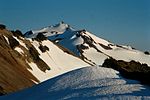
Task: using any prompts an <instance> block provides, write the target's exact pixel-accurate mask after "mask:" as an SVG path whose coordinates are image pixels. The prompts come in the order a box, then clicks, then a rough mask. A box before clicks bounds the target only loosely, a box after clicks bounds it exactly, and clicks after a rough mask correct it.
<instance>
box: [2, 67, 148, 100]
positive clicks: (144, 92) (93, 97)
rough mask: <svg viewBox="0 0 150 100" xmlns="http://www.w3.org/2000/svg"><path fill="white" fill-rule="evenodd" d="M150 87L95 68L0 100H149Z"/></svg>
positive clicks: (112, 71) (103, 69) (73, 72)
mask: <svg viewBox="0 0 150 100" xmlns="http://www.w3.org/2000/svg"><path fill="white" fill-rule="evenodd" d="M149 91H150V87H147V86H143V85H141V84H139V82H137V81H134V80H129V79H124V78H122V77H121V76H120V75H119V74H118V72H117V71H115V70H113V69H110V68H103V67H99V66H93V67H86V68H81V69H77V70H74V71H70V72H68V73H65V74H63V75H60V76H58V77H55V78H52V79H50V80H47V81H45V82H43V83H42V84H38V85H35V86H33V87H31V88H29V89H25V90H23V91H19V92H17V93H13V94H9V95H6V96H2V97H0V99H1V100H12V98H13V99H14V100H70V99H71V100H87V99H88V100H97V99H98V100H149V99H150V92H149Z"/></svg>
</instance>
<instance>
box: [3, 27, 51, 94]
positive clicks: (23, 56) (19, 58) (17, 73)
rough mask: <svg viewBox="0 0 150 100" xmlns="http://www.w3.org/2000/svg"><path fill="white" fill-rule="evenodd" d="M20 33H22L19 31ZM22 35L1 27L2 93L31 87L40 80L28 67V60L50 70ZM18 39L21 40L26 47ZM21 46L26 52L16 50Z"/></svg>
mask: <svg viewBox="0 0 150 100" xmlns="http://www.w3.org/2000/svg"><path fill="white" fill-rule="evenodd" d="M18 33H20V32H19V31H18ZM20 36H22V35H16V37H15V36H14V35H13V33H12V32H10V31H8V30H6V29H3V30H2V29H0V95H3V94H7V93H11V92H14V91H18V90H21V89H24V88H27V87H31V86H33V85H34V84H35V82H36V83H38V82H39V80H38V79H37V78H36V77H35V76H33V74H32V73H30V71H29V70H28V69H31V70H32V68H31V67H30V66H29V65H28V63H27V62H29V63H30V62H35V64H37V67H39V69H40V70H42V71H43V72H45V71H46V70H50V68H49V66H48V65H47V64H46V63H45V62H44V61H43V60H42V59H40V58H39V54H38V52H37V50H36V49H35V48H34V46H32V44H31V43H30V41H29V40H26V39H24V38H21V37H20ZM18 40H21V41H22V42H23V43H24V44H25V46H26V48H25V47H24V46H22V45H21V44H20V43H19V41H18ZM16 48H20V49H21V50H22V51H23V52H24V53H20V52H18V51H16V50H15V49H16Z"/></svg>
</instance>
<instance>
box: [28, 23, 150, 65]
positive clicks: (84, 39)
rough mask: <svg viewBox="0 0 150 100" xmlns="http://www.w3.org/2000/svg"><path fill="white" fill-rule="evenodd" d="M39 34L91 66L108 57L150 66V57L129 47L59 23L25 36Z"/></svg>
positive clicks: (33, 36)
mask: <svg viewBox="0 0 150 100" xmlns="http://www.w3.org/2000/svg"><path fill="white" fill-rule="evenodd" d="M29 33H30V34H29ZM39 34H42V35H43V36H45V37H47V38H48V39H49V40H50V41H53V42H55V43H57V44H59V45H61V46H63V47H65V48H67V49H69V50H70V51H72V52H73V53H74V54H75V55H76V56H78V57H80V58H81V59H82V60H84V61H86V62H88V63H90V64H91V65H102V63H103V61H104V60H105V59H106V58H108V57H112V58H114V59H117V60H125V61H131V60H135V61H138V62H141V63H146V64H148V65H150V62H149V61H150V55H146V54H144V53H143V52H141V51H139V50H136V49H133V48H132V47H130V46H122V45H116V44H113V43H111V42H109V41H106V40H104V39H102V38H99V37H96V36H95V35H93V34H92V33H90V32H88V31H86V30H75V29H73V28H72V27H70V25H67V24H65V23H59V24H57V25H55V26H51V27H46V28H43V29H41V30H37V31H29V32H27V33H26V34H25V36H26V37H28V38H36V37H37V36H38V35H39Z"/></svg>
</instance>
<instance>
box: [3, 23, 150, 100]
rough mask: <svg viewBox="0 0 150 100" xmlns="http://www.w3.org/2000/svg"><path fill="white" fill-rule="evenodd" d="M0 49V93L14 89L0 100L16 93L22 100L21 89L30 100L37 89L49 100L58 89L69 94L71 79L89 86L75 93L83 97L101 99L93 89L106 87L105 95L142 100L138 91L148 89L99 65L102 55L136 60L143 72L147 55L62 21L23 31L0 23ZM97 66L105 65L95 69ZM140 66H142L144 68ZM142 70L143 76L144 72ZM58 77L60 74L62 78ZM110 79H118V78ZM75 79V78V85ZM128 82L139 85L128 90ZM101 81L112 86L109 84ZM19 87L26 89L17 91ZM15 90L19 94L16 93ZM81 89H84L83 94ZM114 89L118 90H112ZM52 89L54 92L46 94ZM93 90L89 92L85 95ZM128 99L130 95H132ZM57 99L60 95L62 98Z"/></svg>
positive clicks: (134, 69)
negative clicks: (139, 99)
mask: <svg viewBox="0 0 150 100" xmlns="http://www.w3.org/2000/svg"><path fill="white" fill-rule="evenodd" d="M1 26H2V27H1ZM0 51H1V52H0V65H1V67H0V95H4V94H8V93H12V92H15V93H12V94H10V95H8V97H7V95H6V96H2V97H1V98H3V97H4V98H5V99H6V98H7V99H12V98H14V99H15V98H16V100H17V98H18V97H22V98H21V99H23V98H24V99H25V97H23V95H24V93H25V94H26V93H27V96H29V97H31V100H33V99H32V98H36V97H34V96H33V95H37V92H35V91H41V92H42V91H43V94H42V93H41V94H42V96H44V95H46V96H50V97H49V98H51V97H52V98H57V95H58V93H65V91H67V90H68V89H70V90H69V92H70V91H74V88H70V83H69V82H72V84H73V83H74V85H78V86H79V87H82V85H83V86H84V85H86V84H87V85H88V84H89V85H90V86H87V88H86V89H83V91H81V92H83V93H81V95H84V93H85V96H87V97H88V94H89V95H91V97H93V96H94V95H100V96H102V97H104V98H105V96H104V95H102V94H103V93H102V94H101V92H100V91H99V92H100V93H96V91H98V90H99V89H100V90H102V91H106V89H108V91H107V92H106V95H109V94H111V93H112V94H115V95H117V98H120V95H118V94H120V93H121V94H123V95H121V96H125V98H127V96H129V95H135V98H136V97H138V98H139V97H140V96H142V98H147V95H146V94H145V95H144V94H141V93H146V91H148V89H147V88H149V87H146V86H145V85H144V86H142V85H140V83H139V82H137V81H133V80H131V81H130V80H127V79H124V78H122V77H121V76H120V75H119V74H120V72H117V71H115V70H117V69H115V70H113V69H112V68H115V66H113V67H110V68H103V67H109V65H110V64H107V63H105V60H106V59H108V58H113V59H116V60H123V61H126V62H129V61H132V60H133V61H135V62H139V63H141V65H140V66H143V65H142V64H144V67H141V68H143V69H142V71H145V72H148V73H149V67H148V66H150V62H149V61H150V55H149V54H148V53H146V54H145V53H143V52H141V51H139V50H136V49H134V48H132V47H130V46H123V45H117V44H114V43H111V42H109V41H107V40H104V39H102V38H99V37H97V36H95V35H94V34H92V33H90V32H88V31H86V30H85V29H83V30H75V29H74V28H72V27H71V26H70V25H68V24H65V23H64V22H61V23H59V24H56V25H54V26H48V27H46V28H43V29H40V30H31V31H28V32H26V33H25V34H24V35H23V34H22V33H21V31H19V30H16V31H10V30H8V29H6V27H4V25H0ZM118 64H120V63H117V68H118V67H119V66H118ZM127 64H128V63H127ZM101 65H108V66H102V67H99V68H98V67H96V66H101ZM123 65H126V63H123ZM121 68H122V69H123V70H127V69H128V66H127V67H126V66H125V67H124V66H123V67H122V66H121ZM130 68H131V69H132V71H139V66H138V68H137V67H133V68H132V67H130ZM141 68H140V69H141ZM122 69H121V70H122ZM137 69H138V70H137ZM146 69H148V71H147V70H146ZM74 70H75V71H74ZM93 70H94V71H93ZM95 70H97V71H95ZM118 71H119V70H118ZM88 72H89V73H88ZM116 72H117V73H116ZM145 72H144V75H147V74H145ZM64 73H66V74H64ZM78 73H79V74H78ZM91 73H92V74H91ZM62 74H63V75H62ZM90 75H94V76H90ZM107 75H108V77H107ZM86 76H87V77H86ZM62 77H66V78H65V80H62ZM84 77H85V78H84ZM67 78H68V79H67ZM92 78H93V82H92ZM101 78H102V80H101ZM107 78H108V80H107ZM116 78H119V80H118V79H116ZM57 79H58V80H57ZM88 79H89V80H88ZM94 79H96V80H94ZM73 80H74V81H73ZM79 80H82V81H79ZM120 80H121V81H125V82H123V83H120V84H119V87H117V85H118V83H117V82H118V81H119V82H120ZM57 81H58V82H57ZM75 81H77V83H76V82H75ZM97 81H98V83H97ZM113 81H114V82H113ZM116 81H117V82H116ZM55 82H56V83H57V84H58V85H57V86H56V87H55V85H54V83H55ZM80 82H81V83H80ZM86 82H87V83H86ZM101 82H104V83H102V88H101V87H100V84H99V83H101ZM130 82H131V83H130ZM132 82H133V84H136V85H137V86H139V88H137V89H135V90H134V89H133V88H136V85H135V86H133V87H132ZM61 83H62V85H61ZM107 83H110V84H112V85H111V86H110V87H109V85H107ZM36 84H39V85H36ZM72 84H71V85H72ZM94 84H95V85H94ZM59 85H60V86H59ZM74 85H73V86H74ZM92 85H93V86H92ZM105 85H106V86H105ZM128 85H129V87H128ZM130 85H131V91H128V90H125V88H127V89H129V88H130ZM50 86H51V89H52V88H57V87H64V88H63V89H61V88H58V91H57V92H56V91H55V89H52V91H51V89H50V94H51V95H49V92H48V93H47V92H45V91H46V89H48V88H49V87H50ZM103 86H104V87H103ZM29 87H31V88H29ZM71 87H72V86H71ZM96 87H97V88H96ZM25 88H29V89H26V90H23V89H25ZM112 88H114V90H113V91H111V89H112ZM143 88H145V90H143V91H144V92H143V91H142V89H143ZM91 89H92V90H93V92H94V94H93V95H92V94H90V90H91ZM97 89H98V90H97ZM103 89H104V90H103ZM119 89H121V90H119ZM122 89H123V90H122ZM21 90H22V91H21ZM16 91H19V92H18V93H16ZM24 91H27V92H24ZM79 91H80V89H78V90H77V91H76V92H75V91H74V92H70V93H73V94H70V97H73V96H74V95H76V94H77V95H78V96H75V98H76V97H77V98H78V97H79V96H80V92H79ZM86 91H88V92H89V93H87V94H86ZM116 91H119V92H118V93H117V92H116ZM126 91H127V92H126ZM134 91H135V92H134ZM138 91H140V92H138ZM53 92H54V95H52V94H53ZM69 92H67V93H69ZM93 92H92V91H91V93H93ZM113 92H115V93H113ZM131 92H133V93H131ZM33 93H35V94H33ZM38 93H39V92H38ZM130 93H131V94H130ZM32 94H33V95H32ZM15 95H16V96H15ZM19 95H20V96H19ZM65 95H66V94H65ZM65 95H64V96H65ZM24 96H26V95H24ZM39 96H40V95H39ZM39 96H37V97H39ZM145 96H146V97H145ZM11 97H12V98H11ZM58 97H59V96H58ZM81 97H82V96H81ZM83 97H84V96H83ZM94 97H95V96H94ZM96 97H97V96H96ZM98 97H99V96H98ZM110 97H111V96H110ZM132 97H133V98H134V96H132ZM1 98H0V99H1ZM39 98H40V97H39ZM41 98H42V97H41ZM43 98H44V97H43ZM60 98H65V97H63V96H62V97H60ZM18 99H20V98H18ZM27 99H30V98H27Z"/></svg>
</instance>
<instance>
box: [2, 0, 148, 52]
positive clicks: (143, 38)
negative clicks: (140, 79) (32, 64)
mask: <svg viewBox="0 0 150 100" xmlns="http://www.w3.org/2000/svg"><path fill="white" fill-rule="evenodd" d="M60 21H64V22H66V23H68V24H70V25H71V26H73V27H74V28H76V29H83V28H84V29H87V30H88V31H90V32H92V33H94V34H95V35H97V36H99V37H102V38H104V39H107V40H109V41H111V42H114V43H116V44H123V45H131V46H133V47H135V48H137V49H140V50H143V51H145V50H149V51H150V0H0V23H3V24H5V25H6V26H7V27H8V28H9V29H20V30H22V31H23V32H26V31H28V30H31V29H40V28H42V27H45V26H49V25H53V24H56V23H59V22H60Z"/></svg>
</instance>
